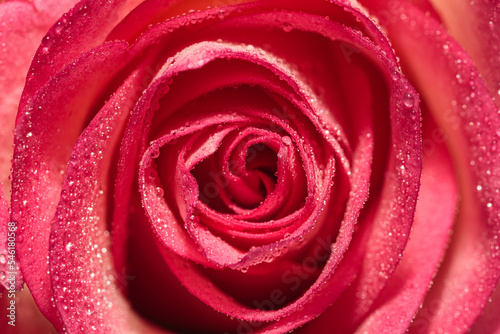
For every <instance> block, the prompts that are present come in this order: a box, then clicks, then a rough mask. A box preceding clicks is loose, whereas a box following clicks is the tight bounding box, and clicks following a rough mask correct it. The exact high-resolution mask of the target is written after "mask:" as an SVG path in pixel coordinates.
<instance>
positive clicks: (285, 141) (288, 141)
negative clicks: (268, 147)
mask: <svg viewBox="0 0 500 334" xmlns="http://www.w3.org/2000/svg"><path fill="white" fill-rule="evenodd" d="M281 141H283V144H285V145H287V146H290V145H292V139H291V138H290V137H288V136H283V137H281Z"/></svg>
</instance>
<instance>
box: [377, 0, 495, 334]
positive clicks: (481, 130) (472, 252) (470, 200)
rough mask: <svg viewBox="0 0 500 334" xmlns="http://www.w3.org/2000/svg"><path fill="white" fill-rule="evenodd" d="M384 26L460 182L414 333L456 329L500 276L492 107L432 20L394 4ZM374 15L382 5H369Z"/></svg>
mask: <svg viewBox="0 0 500 334" xmlns="http://www.w3.org/2000/svg"><path fill="white" fill-rule="evenodd" d="M396 3H397V4H398V5H397V6H396V7H395V8H397V11H396V12H395V13H394V14H395V17H397V18H398V19H397V21H394V22H388V24H387V26H386V28H387V30H388V34H389V38H390V39H391V41H392V42H393V45H394V47H395V49H396V52H397V53H398V55H399V56H400V57H401V60H402V63H403V68H404V70H405V71H406V73H407V75H409V77H410V78H411V79H412V81H413V83H414V85H415V86H416V87H417V88H418V91H419V92H421V93H422V96H423V98H424V100H425V101H426V102H427V104H428V106H429V109H430V111H431V113H432V115H433V117H434V118H435V120H436V123H437V124H438V125H439V126H440V127H442V128H443V130H444V131H445V134H446V136H447V137H448V138H449V139H448V141H447V146H448V148H449V150H450V154H451V156H452V159H453V162H454V166H455V172H456V174H457V177H458V180H459V185H460V186H459V189H460V194H461V196H462V197H461V205H460V212H459V216H458V221H457V224H456V228H455V233H454V236H453V239H452V243H451V246H450V248H449V249H448V251H447V254H446V256H445V262H444V264H443V265H442V267H441V269H440V271H439V274H438V276H437V278H436V279H435V280H434V285H433V288H432V289H431V290H430V293H429V294H428V295H427V297H426V298H427V299H426V301H425V302H424V305H423V308H422V309H421V310H420V312H419V314H418V315H417V318H416V319H415V321H414V322H413V326H412V328H411V330H412V331H413V332H430V331H437V330H442V331H445V332H462V331H464V330H466V329H467V328H469V327H470V326H471V325H472V324H473V323H474V321H475V319H476V318H477V317H478V316H479V314H480V313H481V311H482V309H483V308H484V306H485V305H486V302H487V300H488V298H489V297H490V295H491V294H492V292H493V289H494V287H495V285H496V284H497V281H498V277H499V275H500V272H499V271H498V268H499V266H500V254H499V243H500V237H499V235H500V217H499V216H498V212H499V211H500V210H499V205H500V203H499V191H500V190H499V189H500V178H499V176H498V175H500V173H499V170H498V169H499V162H498V153H496V150H497V145H496V142H497V141H498V140H499V138H500V136H499V135H498V133H496V132H497V129H498V128H499V127H500V119H499V115H498V112H497V106H496V105H495V103H494V100H493V99H492V97H491V95H490V94H489V92H488V90H487V88H486V86H485V84H484V82H483V81H482V80H481V79H480V78H479V74H478V72H477V70H476V69H475V68H474V66H473V65H472V61H471V59H470V58H469V57H468V56H466V54H465V52H464V51H463V50H462V49H461V48H460V46H459V45H458V44H457V43H456V42H454V41H453V40H452V39H451V38H450V36H449V35H448V34H447V32H446V31H445V30H444V29H443V28H442V27H441V26H440V25H439V23H438V22H436V21H435V20H434V19H432V18H430V17H427V16H426V15H425V14H424V13H423V12H422V11H420V10H419V9H417V8H416V7H413V6H411V5H408V4H406V3H403V2H399V1H398V2H396ZM373 9H374V13H377V12H380V8H373Z"/></svg>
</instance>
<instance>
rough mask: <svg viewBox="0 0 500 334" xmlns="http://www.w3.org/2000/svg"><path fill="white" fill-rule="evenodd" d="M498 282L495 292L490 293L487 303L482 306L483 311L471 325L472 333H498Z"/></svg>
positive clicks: (499, 311)
mask: <svg viewBox="0 0 500 334" xmlns="http://www.w3.org/2000/svg"><path fill="white" fill-rule="evenodd" d="M499 314H500V284H497V287H496V288H495V292H494V293H493V294H492V295H491V298H490V300H489V303H488V304H487V305H486V307H485V308H484V311H483V313H482V314H481V315H480V316H479V318H478V319H477V321H476V322H475V323H474V325H473V326H472V328H471V330H470V333H472V334H483V333H491V334H499V333H500V317H498V315H499Z"/></svg>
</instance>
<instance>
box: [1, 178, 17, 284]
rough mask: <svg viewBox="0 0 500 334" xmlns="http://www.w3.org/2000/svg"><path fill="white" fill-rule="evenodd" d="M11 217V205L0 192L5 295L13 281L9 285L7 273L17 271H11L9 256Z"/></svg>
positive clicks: (2, 277)
mask: <svg viewBox="0 0 500 334" xmlns="http://www.w3.org/2000/svg"><path fill="white" fill-rule="evenodd" d="M2 188H3V187H2ZM9 216H10V213H9V205H8V203H7V200H6V198H5V196H4V194H3V192H0V293H1V292H3V293H5V292H6V291H3V290H4V288H6V289H8V288H9V287H10V285H11V284H10V282H11V281H9V284H8V282H7V281H6V279H7V272H13V271H15V270H9V269H10V266H9V261H10V259H9V258H8V255H9V246H8V237H9V234H10V232H11V231H9V218H10V217H9ZM14 233H15V231H14ZM13 269H16V267H13ZM16 271H17V270H16ZM9 276H10V275H9Z"/></svg>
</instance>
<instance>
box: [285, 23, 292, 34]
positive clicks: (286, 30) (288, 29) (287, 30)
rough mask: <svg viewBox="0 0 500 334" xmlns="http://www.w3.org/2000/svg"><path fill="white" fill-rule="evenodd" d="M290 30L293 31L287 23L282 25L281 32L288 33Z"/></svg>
mask: <svg viewBox="0 0 500 334" xmlns="http://www.w3.org/2000/svg"><path fill="white" fill-rule="evenodd" d="M292 29H293V27H292V25H291V24H290V23H288V22H285V23H283V31H285V32H290V31H292Z"/></svg>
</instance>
